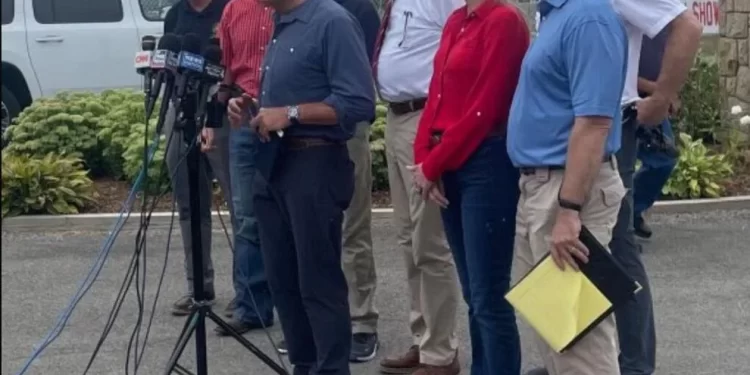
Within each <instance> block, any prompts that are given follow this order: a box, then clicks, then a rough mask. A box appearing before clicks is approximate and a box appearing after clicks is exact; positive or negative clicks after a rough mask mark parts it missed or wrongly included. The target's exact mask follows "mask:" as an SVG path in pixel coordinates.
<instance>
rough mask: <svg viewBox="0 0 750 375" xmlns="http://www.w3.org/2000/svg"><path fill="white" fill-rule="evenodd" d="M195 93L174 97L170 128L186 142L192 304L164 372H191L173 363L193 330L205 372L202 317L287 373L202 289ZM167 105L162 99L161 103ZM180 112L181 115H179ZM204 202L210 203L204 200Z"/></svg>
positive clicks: (284, 374) (198, 361) (198, 360)
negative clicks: (219, 311) (215, 308)
mask: <svg viewBox="0 0 750 375" xmlns="http://www.w3.org/2000/svg"><path fill="white" fill-rule="evenodd" d="M197 97H198V93H197V92H196V91H195V90H186V94H185V96H184V97H183V98H178V99H177V101H176V104H175V108H174V109H175V111H174V112H175V116H179V117H176V118H175V123H174V128H175V129H181V130H182V132H183V135H184V136H185V142H187V145H188V154H187V156H186V160H185V163H186V167H187V175H188V191H189V204H190V229H191V230H190V234H191V235H190V237H191V244H192V246H193V253H192V254H191V255H192V258H193V306H192V311H191V312H190V315H188V317H187V321H186V322H185V326H184V327H183V328H182V332H181V333H180V336H179V338H178V340H177V344H176V345H175V348H174V350H173V351H172V355H171V356H170V357H169V362H168V363H167V370H166V372H165V374H166V375H170V374H172V373H177V374H180V375H192V374H193V373H192V372H190V371H189V370H188V369H186V368H185V367H183V366H181V365H180V364H179V363H177V362H178V361H179V359H180V357H181V356H182V352H183V351H184V350H185V347H186V346H187V344H188V341H189V340H190V337H191V336H192V335H193V333H195V355H196V367H197V370H196V374H197V375H208V362H207V354H206V318H208V319H211V320H213V321H214V322H215V323H216V324H217V325H219V326H221V327H222V328H224V329H225V330H226V331H227V332H228V333H229V334H230V336H232V337H233V338H234V339H235V340H237V341H238V342H239V343H240V344H242V346H244V347H245V348H246V349H247V350H249V351H250V352H251V353H253V354H254V355H255V356H256V357H257V358H258V359H260V360H261V361H263V362H264V363H265V364H266V365H268V367H270V368H271V369H272V370H273V371H274V372H275V373H276V374H279V375H288V373H287V371H286V370H285V369H284V368H283V367H281V366H280V365H279V364H277V363H276V362H274V361H273V360H272V359H271V358H269V357H268V356H267V355H266V354H265V353H263V352H262V351H261V350H260V349H258V348H257V347H256V346H255V345H253V344H252V343H251V342H250V341H248V340H247V339H246V338H245V337H243V336H242V335H241V334H239V333H238V332H237V331H236V330H234V328H232V326H230V325H229V324H228V323H227V322H225V321H224V320H223V319H222V318H221V317H220V316H218V315H217V314H216V313H215V312H213V310H212V309H211V305H210V303H209V301H208V300H207V298H206V291H205V290H204V284H203V282H204V275H203V263H204V259H203V245H202V238H201V214H200V205H201V199H200V192H199V188H198V186H199V184H200V182H201V181H200V163H201V150H200V145H199V144H198V143H199V142H198V127H199V123H200V121H201V118H202V117H203V116H202V115H200V114H199V113H196V112H198V110H197V106H198V105H200V104H199V103H197ZM167 105H169V104H168V103H167V102H166V100H165V103H164V104H163V106H167ZM180 114H181V116H180ZM204 204H208V205H210V204H211V202H205V203H204Z"/></svg>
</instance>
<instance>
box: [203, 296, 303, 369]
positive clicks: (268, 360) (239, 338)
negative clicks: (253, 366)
mask: <svg viewBox="0 0 750 375" xmlns="http://www.w3.org/2000/svg"><path fill="white" fill-rule="evenodd" d="M207 315H208V318H209V319H211V320H213V321H214V323H216V324H217V325H218V326H219V327H221V328H223V329H224V331H226V333H227V334H228V335H229V336H230V337H232V338H234V339H235V340H237V342H239V343H240V344H241V345H242V346H244V347H245V349H247V350H249V351H250V352H251V353H253V354H255V356H256V357H258V359H260V360H261V361H263V362H264V363H265V364H266V365H268V367H270V368H271V369H272V370H273V371H274V372H275V373H277V374H279V375H289V373H288V372H287V371H286V370H285V369H284V368H283V367H281V366H280V365H279V364H278V363H276V362H275V361H274V360H273V359H271V358H270V357H269V356H267V355H266V353H263V351H261V350H260V349H258V347H257V346H255V345H253V343H251V342H250V341H248V339H246V338H245V337H244V336H242V335H241V334H240V333H239V332H237V331H236V330H235V329H234V328H233V327H232V326H231V325H229V323H227V322H225V321H224V320H223V319H222V318H221V317H220V316H218V315H216V313H214V312H213V311H211V310H208V312H207Z"/></svg>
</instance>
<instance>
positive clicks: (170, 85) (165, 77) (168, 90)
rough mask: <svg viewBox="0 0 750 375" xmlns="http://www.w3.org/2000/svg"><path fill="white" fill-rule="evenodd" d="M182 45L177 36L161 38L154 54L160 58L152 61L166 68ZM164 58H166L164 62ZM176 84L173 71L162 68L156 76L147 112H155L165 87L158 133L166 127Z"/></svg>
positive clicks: (168, 35)
mask: <svg viewBox="0 0 750 375" xmlns="http://www.w3.org/2000/svg"><path fill="white" fill-rule="evenodd" d="M181 44H182V40H181V38H180V37H178V36H177V35H174V34H165V35H164V36H162V37H161V40H159V49H158V50H157V51H156V53H155V54H154V57H157V56H158V57H157V58H156V59H152V62H154V60H156V61H155V65H156V66H157V67H158V66H159V65H160V64H163V65H164V67H166V60H168V58H169V55H170V54H176V53H178V52H179V51H180V45H181ZM162 57H163V58H164V59H163V60H162ZM174 83H175V75H174V74H173V73H172V72H171V71H169V70H167V69H164V68H161V70H160V71H159V74H157V76H156V80H155V83H154V90H152V91H151V97H150V100H149V106H148V107H147V108H146V109H147V111H149V112H147V113H150V112H151V111H153V110H154V106H155V105H156V100H157V99H158V97H159V92H160V91H161V86H162V85H164V86H165V87H164V95H163V96H162V103H161V108H159V120H158V122H157V124H156V131H157V133H161V130H162V127H163V126H164V121H165V118H166V116H167V111H168V110H169V101H170V100H171V98H172V94H173V93H174Z"/></svg>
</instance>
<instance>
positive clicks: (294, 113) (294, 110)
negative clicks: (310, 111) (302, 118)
mask: <svg viewBox="0 0 750 375" xmlns="http://www.w3.org/2000/svg"><path fill="white" fill-rule="evenodd" d="M287 115H288V116H289V118H291V119H297V117H299V107H297V106H296V105H295V106H293V107H289V110H288V111H287Z"/></svg>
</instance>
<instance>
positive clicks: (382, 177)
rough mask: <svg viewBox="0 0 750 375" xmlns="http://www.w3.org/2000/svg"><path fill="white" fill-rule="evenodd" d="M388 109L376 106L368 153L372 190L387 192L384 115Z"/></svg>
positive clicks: (379, 105)
mask: <svg viewBox="0 0 750 375" xmlns="http://www.w3.org/2000/svg"><path fill="white" fill-rule="evenodd" d="M387 111H388V109H387V108H386V106H385V105H384V104H378V106H377V108H376V115H377V117H376V119H375V122H374V123H373V124H372V131H371V133H370V152H371V153H372V190H373V191H384V190H388V163H387V162H386V159H385V115H386V112H387Z"/></svg>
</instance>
